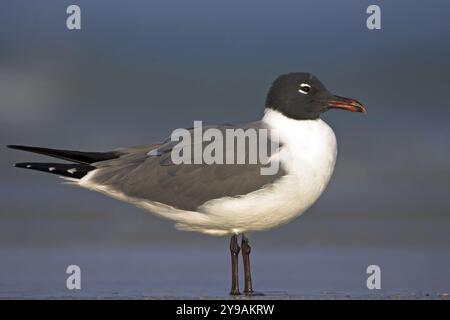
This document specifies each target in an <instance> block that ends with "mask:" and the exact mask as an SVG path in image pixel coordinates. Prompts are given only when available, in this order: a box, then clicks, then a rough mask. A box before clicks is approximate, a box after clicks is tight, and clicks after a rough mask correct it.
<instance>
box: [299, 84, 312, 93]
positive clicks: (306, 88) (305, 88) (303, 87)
mask: <svg viewBox="0 0 450 320" xmlns="http://www.w3.org/2000/svg"><path fill="white" fill-rule="evenodd" d="M310 90H311V86H310V85H309V84H307V83H302V84H301V85H300V89H298V92H300V93H303V94H308V93H309V91H310Z"/></svg>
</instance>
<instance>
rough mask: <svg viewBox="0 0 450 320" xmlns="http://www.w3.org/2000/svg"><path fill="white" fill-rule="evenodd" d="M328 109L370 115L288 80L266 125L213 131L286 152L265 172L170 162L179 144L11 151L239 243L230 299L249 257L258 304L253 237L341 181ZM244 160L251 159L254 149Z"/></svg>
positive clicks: (268, 109)
mask: <svg viewBox="0 0 450 320" xmlns="http://www.w3.org/2000/svg"><path fill="white" fill-rule="evenodd" d="M330 109H342V110H348V111H352V112H365V111H366V110H365V108H364V106H363V105H362V104H361V103H359V102H358V101H356V100H353V99H349V98H344V97H340V96H335V95H333V94H331V93H330V92H329V91H328V90H327V89H326V88H325V86H324V85H323V84H322V83H321V82H320V81H319V80H318V79H317V78H316V77H315V76H313V75H312V74H309V73H302V72H297V73H290V74H285V75H282V76H280V77H278V78H277V79H276V80H275V81H274V82H273V84H272V86H271V88H270V90H269V93H268V95H267V99H266V104H265V111H264V116H263V118H262V119H261V120H260V121H256V122H252V123H248V124H244V125H236V126H232V125H222V126H210V127H208V128H213V129H216V132H224V131H225V130H226V129H261V128H265V129H269V130H273V131H274V132H276V137H277V139H274V140H277V141H278V148H277V149H276V150H275V151H274V152H272V153H271V154H270V158H269V160H268V162H266V163H264V164H263V163H261V162H258V163H256V164H254V163H253V164H250V163H245V162H244V163H241V164H221V163H210V164H205V163H200V164H199V163H186V162H184V163H183V162H182V163H175V162H174V161H173V159H172V155H173V151H174V150H175V148H176V146H177V145H176V143H175V142H174V141H173V140H172V139H167V140H165V141H163V142H162V143H155V144H150V145H145V146H140V147H131V148H121V149H116V150H114V151H110V152H80V151H70V150H56V149H48V148H39V147H28V146H17V145H10V146H8V147H10V148H13V149H18V150H23V151H30V152H35V153H39V154H43V155H47V156H51V157H54V158H60V159H64V160H67V161H70V162H71V163H34V162H27V163H17V164H16V166H17V167H20V168H28V169H33V170H39V171H45V172H50V173H53V174H57V175H60V176H62V177H63V178H65V179H70V181H71V183H75V184H77V185H78V186H80V187H84V188H87V189H90V190H94V191H98V192H101V193H104V194H106V195H108V196H111V197H113V198H116V199H119V200H122V201H126V202H129V203H132V204H134V205H136V206H138V207H140V208H143V209H145V210H147V211H150V212H152V213H154V214H156V215H158V216H160V217H163V218H167V219H170V220H172V221H174V222H175V226H176V227H177V228H178V229H181V230H187V231H197V232H202V233H206V234H210V235H217V236H225V235H229V236H231V242H230V251H231V267H232V286H231V294H232V295H237V294H240V293H239V284H238V255H239V252H240V249H241V247H242V258H243V264H244V279H245V289H244V293H246V294H252V293H253V288H252V281H251V273H250V260H249V254H250V249H251V248H250V245H249V241H248V238H247V237H246V234H248V233H251V232H256V231H263V230H268V229H271V228H274V227H277V226H280V225H283V224H286V223H288V222H290V221H291V220H293V219H294V218H296V217H298V216H300V215H301V214H302V213H303V212H305V210H307V209H308V208H309V207H310V206H311V205H312V204H313V203H314V202H315V201H316V200H317V199H318V198H319V196H320V195H321V194H322V192H323V191H324V189H325V187H326V185H327V184H328V182H329V180H330V177H331V175H332V173H333V170H334V165H335V161H336V154H337V145H336V137H335V135H334V132H333V130H332V129H331V128H330V127H329V126H328V125H327V124H326V123H325V122H324V121H323V120H321V119H320V115H321V114H322V113H323V112H325V111H327V110H330ZM193 130H195V129H190V130H187V131H189V132H192V131H193ZM195 143H196V142H191V145H193V144H195ZM202 143H203V142H202ZM233 148H234V147H233ZM226 151H227V149H226V150H225V152H226ZM244 152H245V153H248V148H246V149H245V150H244ZM275 161H276V162H278V163H279V169H278V170H277V171H276V172H275V173H274V174H268V175H264V174H261V172H262V171H261V169H262V167H263V166H267V165H268V164H270V162H275ZM239 235H240V236H241V247H240V246H239V244H238V236H239Z"/></svg>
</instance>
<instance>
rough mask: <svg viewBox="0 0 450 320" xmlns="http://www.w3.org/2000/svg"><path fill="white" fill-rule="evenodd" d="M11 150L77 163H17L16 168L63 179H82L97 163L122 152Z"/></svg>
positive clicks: (43, 149)
mask: <svg viewBox="0 0 450 320" xmlns="http://www.w3.org/2000/svg"><path fill="white" fill-rule="evenodd" d="M7 147H8V148H11V149H16V150H22V151H28V152H34V153H39V154H43V155H46V156H50V157H54V158H59V159H63V160H68V161H71V162H75V163H67V164H65V163H40V162H24V163H16V165H15V166H16V167H19V168H26V169H31V170H38V171H44V172H49V173H53V174H57V175H60V176H63V177H69V178H73V179H81V178H82V177H84V176H85V175H86V174H87V173H88V172H89V171H91V170H94V169H95V166H93V165H91V164H93V163H95V162H100V161H105V160H110V159H115V158H118V157H119V156H120V152H117V151H111V152H81V151H72V150H57V149H48V148H39V147H28V146H17V145H9V146H7Z"/></svg>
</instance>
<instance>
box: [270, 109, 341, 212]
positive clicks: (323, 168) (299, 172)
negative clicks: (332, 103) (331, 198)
mask: <svg viewBox="0 0 450 320" xmlns="http://www.w3.org/2000/svg"><path fill="white" fill-rule="evenodd" d="M264 121H265V122H266V123H267V124H268V125H269V126H270V127H271V128H272V129H274V131H275V132H276V134H277V135H278V139H279V142H280V145H281V148H280V152H279V155H278V157H279V161H280V162H281V167H282V168H283V169H285V170H286V172H287V173H288V175H289V176H290V179H286V180H287V181H281V183H286V184H289V187H290V188H292V189H293V191H292V195H293V196H294V195H296V196H301V197H303V198H304V199H303V200H304V201H305V202H314V201H315V200H316V199H317V198H318V197H319V196H320V194H321V193H322V191H323V190H324V188H325V187H326V185H327V184H328V182H329V180H330V177H331V175H332V173H333V170H334V165H335V161H336V154H337V145H336V137H335V135H334V132H333V130H332V129H331V128H330V127H329V126H328V125H327V124H326V123H325V122H324V121H322V120H321V119H317V120H294V119H289V118H287V117H285V116H283V115H282V114H280V113H278V112H276V111H272V110H270V111H268V112H266V115H265V117H264ZM311 204H312V203H311Z"/></svg>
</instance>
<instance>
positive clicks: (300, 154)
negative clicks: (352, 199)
mask: <svg viewBox="0 0 450 320" xmlns="http://www.w3.org/2000/svg"><path fill="white" fill-rule="evenodd" d="M263 121H264V122H265V123H266V124H267V125H268V126H269V127H270V128H272V129H274V130H275V131H276V132H277V134H278V136H279V141H280V144H281V146H282V147H281V150H280V152H279V153H278V155H277V156H278V157H279V161H280V162H281V166H282V168H283V169H284V170H285V171H286V172H287V173H288V174H287V175H286V176H284V177H282V178H281V179H280V180H278V181H277V182H275V183H274V184H273V185H271V186H269V187H267V188H265V189H262V190H258V191H255V192H252V193H250V194H248V195H245V196H242V197H239V198H234V199H233V198H222V199H216V200H211V201H208V202H206V203H205V204H204V205H203V206H202V207H201V208H200V209H201V212H205V213H207V215H208V218H209V219H211V220H210V221H211V223H213V222H214V227H213V229H216V230H217V229H222V230H224V229H225V230H228V233H231V232H234V233H244V232H251V231H261V230H267V229H270V228H273V227H276V226H279V225H282V224H285V223H287V222H289V221H291V220H292V219H294V218H295V217H297V216H299V215H301V214H302V213H303V212H304V211H305V210H306V209H308V208H309V207H310V206H311V205H312V204H313V203H314V202H315V201H316V200H317V199H318V198H319V196H320V195H321V194H322V192H323V191H324V189H325V187H326V186H327V184H328V182H329V180H330V178H331V175H332V173H333V170H334V165H335V161H336V154H337V145H336V137H335V135H334V132H333V130H332V129H331V128H330V127H329V126H328V125H327V124H326V123H325V122H324V121H322V120H320V119H317V120H294V119H290V118H287V117H285V116H284V115H282V114H281V113H279V112H277V111H273V110H267V111H266V113H265V116H264V118H263Z"/></svg>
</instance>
